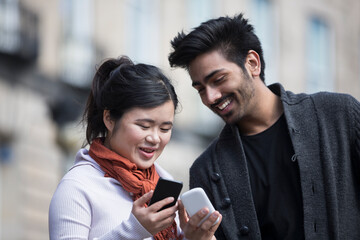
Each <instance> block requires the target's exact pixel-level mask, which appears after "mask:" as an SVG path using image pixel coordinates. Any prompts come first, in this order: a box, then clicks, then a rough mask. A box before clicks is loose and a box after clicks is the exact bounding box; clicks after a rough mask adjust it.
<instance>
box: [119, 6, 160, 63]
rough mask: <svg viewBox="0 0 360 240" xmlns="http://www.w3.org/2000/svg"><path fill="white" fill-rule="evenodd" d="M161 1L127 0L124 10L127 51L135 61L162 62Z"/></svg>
mask: <svg viewBox="0 0 360 240" xmlns="http://www.w3.org/2000/svg"><path fill="white" fill-rule="evenodd" d="M160 9H161V7H160V1H159V0H153V1H149V0H134V1H127V6H126V8H125V11H124V15H125V17H124V24H125V33H126V34H125V37H126V39H125V44H126V47H125V49H126V50H127V51H128V52H125V54H126V55H128V56H129V57H130V58H131V59H132V60H133V61H135V62H143V63H148V64H154V65H157V64H158V63H159V62H160V60H161V59H160V52H161V51H160V50H161V49H160V42H161V39H160V35H161V32H160V27H159V26H160V12H159V11H160Z"/></svg>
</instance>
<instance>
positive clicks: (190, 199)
mask: <svg viewBox="0 0 360 240" xmlns="http://www.w3.org/2000/svg"><path fill="white" fill-rule="evenodd" d="M180 199H181V201H182V203H183V204H184V207H185V209H186V211H187V213H188V214H189V216H190V217H192V216H193V215H194V214H195V213H197V212H198V211H200V209H202V208H204V207H207V208H208V209H209V213H208V214H207V215H206V216H205V217H204V218H203V219H202V220H201V221H200V223H199V224H198V226H200V225H201V224H202V223H203V222H204V221H205V220H206V219H207V218H208V217H209V216H210V215H211V214H212V213H213V212H214V211H215V208H214V207H213V205H212V204H211V202H210V200H209V198H208V197H207V195H206V193H205V191H204V190H203V189H202V188H193V189H191V190H189V191H187V192H185V193H183V194H182V195H181V196H180ZM218 221H219V219H217V220H216V222H215V223H214V224H213V225H215V224H216V223H217V222H218Z"/></svg>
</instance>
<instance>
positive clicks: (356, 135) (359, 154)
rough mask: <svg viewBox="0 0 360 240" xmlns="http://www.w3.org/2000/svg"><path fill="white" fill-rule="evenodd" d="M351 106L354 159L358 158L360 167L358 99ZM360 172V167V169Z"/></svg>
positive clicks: (359, 112)
mask: <svg viewBox="0 0 360 240" xmlns="http://www.w3.org/2000/svg"><path fill="white" fill-rule="evenodd" d="M352 106H353V107H352V108H351V114H352V119H353V126H352V128H353V130H354V131H352V132H353V139H354V148H353V154H354V159H358V160H359V161H358V162H357V166H359V168H360V103H359V102H358V101H357V100H355V99H354V100H353V104H352ZM358 171H359V172H360V169H358Z"/></svg>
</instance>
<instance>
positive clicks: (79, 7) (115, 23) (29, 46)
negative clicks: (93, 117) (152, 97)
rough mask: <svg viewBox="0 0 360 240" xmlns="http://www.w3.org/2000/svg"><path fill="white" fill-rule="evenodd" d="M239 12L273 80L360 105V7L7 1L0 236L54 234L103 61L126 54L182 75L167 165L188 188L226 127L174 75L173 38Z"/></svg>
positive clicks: (3, 4) (2, 43)
mask: <svg viewBox="0 0 360 240" xmlns="http://www.w3.org/2000/svg"><path fill="white" fill-rule="evenodd" d="M240 12H243V13H244V14H245V17H247V18H250V22H251V23H252V24H253V25H254V26H255V29H256V33H257V34H258V36H259V37H260V39H261V41H262V44H263V48H264V54H265V62H266V70H265V73H266V74H265V75H266V83H267V84H271V83H274V82H281V83H282V84H283V85H284V86H285V88H286V89H288V90H291V91H293V92H297V93H298V92H308V93H311V92H316V91H335V92H344V93H349V94H351V95H353V96H354V97H356V98H357V99H360V70H359V69H360V14H359V12H360V1H359V0H101V1H100V0H0V239H5V240H8V239H20V240H23V239H25V240H26V239H36V240H40V239H48V238H49V237H48V223H47V219H48V217H47V215H48V207H49V202H50V200H51V197H52V194H53V192H54V191H55V189H56V186H57V184H58V182H59V181H60V179H61V178H62V176H63V175H64V174H65V173H66V171H67V170H68V168H69V167H70V166H71V165H72V163H73V161H74V156H75V154H76V152H77V151H78V149H79V148H80V147H81V145H82V144H83V142H84V136H85V135H84V127H83V125H82V124H81V123H80V118H81V115H82V113H83V108H84V104H85V101H86V97H87V95H88V93H89V90H90V83H91V81H92V76H93V74H94V71H95V68H96V65H97V64H99V63H100V62H101V61H102V60H104V59H105V58H109V57H118V56H120V55H128V56H129V57H130V58H131V59H132V60H133V61H135V62H144V63H148V64H153V65H156V66H158V67H160V68H161V69H163V70H164V72H165V73H166V74H167V75H168V76H169V77H170V78H171V79H172V80H173V82H174V85H175V87H176V90H177V92H178V94H179V97H180V101H181V105H182V110H181V111H180V112H179V113H178V114H177V116H176V120H175V128H174V131H173V136H172V140H171V142H170V143H169V145H168V146H167V148H166V149H165V150H164V153H163V155H162V156H161V157H160V159H159V160H158V162H159V163H160V164H161V165H162V166H163V167H164V168H166V169H167V170H168V171H169V172H170V173H172V174H173V176H174V177H175V179H177V180H180V181H183V182H184V190H183V191H185V190H187V189H188V169H189V167H190V165H191V164H192V162H193V161H194V159H195V158H196V157H197V156H198V155H199V154H200V153H201V152H202V151H203V150H204V149H205V147H206V146H207V145H208V144H209V142H210V141H211V139H212V138H213V137H215V136H216V135H217V134H218V133H219V131H220V129H221V127H222V122H221V120H220V118H218V117H217V116H215V115H214V114H212V113H211V112H210V110H208V109H207V108H206V107H205V106H203V105H202V104H201V102H200V98H199V97H198V96H197V93H196V91H195V90H193V89H192V87H191V80H190V78H189V77H188V75H187V73H186V72H185V71H184V70H182V69H171V68H170V66H169V63H168V61H167V57H168V54H169V52H170V51H171V47H170V40H171V39H172V38H173V37H174V36H175V35H176V34H177V32H179V31H182V30H183V31H185V32H189V31H190V30H191V28H193V27H195V26H197V25H198V24H200V23H201V22H203V21H205V20H207V19H209V18H213V17H219V16H223V15H229V16H233V15H235V14H237V13H240ZM99 197H100V196H99Z"/></svg>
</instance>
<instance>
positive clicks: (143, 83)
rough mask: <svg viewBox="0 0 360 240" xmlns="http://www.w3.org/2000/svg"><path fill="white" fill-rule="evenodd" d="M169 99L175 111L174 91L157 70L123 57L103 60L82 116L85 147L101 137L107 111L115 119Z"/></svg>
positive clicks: (168, 81) (104, 132)
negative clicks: (137, 108) (131, 111)
mask: <svg viewBox="0 0 360 240" xmlns="http://www.w3.org/2000/svg"><path fill="white" fill-rule="evenodd" d="M170 100H171V101H172V102H173V104H174V109H175V110H176V108H177V105H178V98H177V95H176V92H175V89H174V87H173V85H172V84H171V82H170V80H169V79H168V78H167V77H166V76H165V75H164V74H163V73H162V72H161V70H160V69H159V68H157V67H155V66H152V65H147V64H134V63H133V62H132V61H131V60H130V59H129V58H128V57H126V56H122V57H120V58H118V59H114V58H111V59H108V60H106V61H105V62H103V63H102V64H101V66H100V67H99V68H98V70H97V71H96V73H95V76H94V79H93V82H92V90H91V92H90V94H89V97H88V100H87V104H86V108H85V112H84V114H83V122H84V123H86V125H87V127H86V141H87V144H91V142H92V140H93V139H94V138H96V137H100V136H105V134H106V132H107V128H106V126H105V124H104V122H103V112H104V110H109V111H110V116H111V118H112V119H114V120H118V119H120V118H121V117H122V116H123V114H124V113H126V112H127V111H129V110H130V109H132V108H136V107H139V108H153V107H157V106H160V105H162V104H163V103H165V102H167V101H170ZM84 145H86V143H85V144H84Z"/></svg>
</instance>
